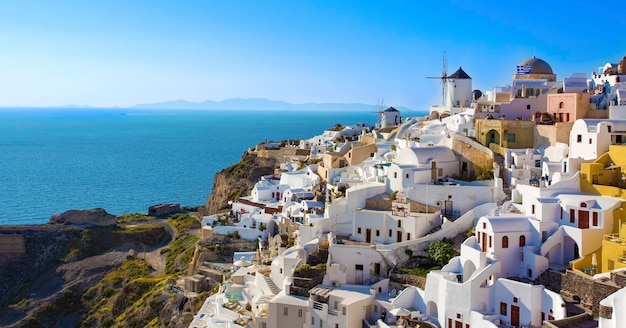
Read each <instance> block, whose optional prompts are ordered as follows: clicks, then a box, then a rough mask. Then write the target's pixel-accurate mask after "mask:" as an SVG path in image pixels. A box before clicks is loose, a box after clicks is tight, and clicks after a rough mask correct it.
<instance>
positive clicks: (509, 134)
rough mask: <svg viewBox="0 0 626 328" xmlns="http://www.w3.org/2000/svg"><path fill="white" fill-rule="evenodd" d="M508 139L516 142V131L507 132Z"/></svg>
mask: <svg viewBox="0 0 626 328" xmlns="http://www.w3.org/2000/svg"><path fill="white" fill-rule="evenodd" d="M506 140H507V141H508V142H515V133H507V135H506Z"/></svg>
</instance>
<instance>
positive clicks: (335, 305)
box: [333, 301, 339, 310]
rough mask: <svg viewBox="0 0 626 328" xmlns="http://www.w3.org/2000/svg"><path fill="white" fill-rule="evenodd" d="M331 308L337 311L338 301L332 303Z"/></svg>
mask: <svg viewBox="0 0 626 328" xmlns="http://www.w3.org/2000/svg"><path fill="white" fill-rule="evenodd" d="M333 308H334V309H335V310H338V309H339V301H335V303H333Z"/></svg>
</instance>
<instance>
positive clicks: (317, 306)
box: [313, 302, 324, 311]
mask: <svg viewBox="0 0 626 328" xmlns="http://www.w3.org/2000/svg"><path fill="white" fill-rule="evenodd" d="M313 308H314V309H315V310H318V311H324V304H323V303H320V302H313Z"/></svg>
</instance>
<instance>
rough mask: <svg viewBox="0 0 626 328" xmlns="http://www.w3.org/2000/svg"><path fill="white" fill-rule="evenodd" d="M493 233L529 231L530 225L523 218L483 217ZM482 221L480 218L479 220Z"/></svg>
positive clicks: (526, 218)
mask: <svg viewBox="0 0 626 328" xmlns="http://www.w3.org/2000/svg"><path fill="white" fill-rule="evenodd" d="M484 218H485V219H486V220H487V223H488V225H490V226H491V231H493V232H510V231H530V230H531V228H532V227H531V225H530V221H529V218H528V217H525V216H498V217H484ZM481 220H482V218H481Z"/></svg>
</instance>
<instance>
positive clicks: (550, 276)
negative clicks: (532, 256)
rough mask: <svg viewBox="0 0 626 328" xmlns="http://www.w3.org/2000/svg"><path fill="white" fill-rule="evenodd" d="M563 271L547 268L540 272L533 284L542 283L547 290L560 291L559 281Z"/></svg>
mask: <svg viewBox="0 0 626 328" xmlns="http://www.w3.org/2000/svg"><path fill="white" fill-rule="evenodd" d="M562 279H563V273H561V272H558V271H555V270H551V269H548V270H546V271H544V272H543V273H541V274H540V275H539V276H538V277H537V278H536V279H535V281H534V283H535V284H541V285H544V286H545V287H546V288H548V289H549V290H551V291H553V292H556V293H559V292H561V281H562ZM562 296H563V297H565V296H566V295H562Z"/></svg>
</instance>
